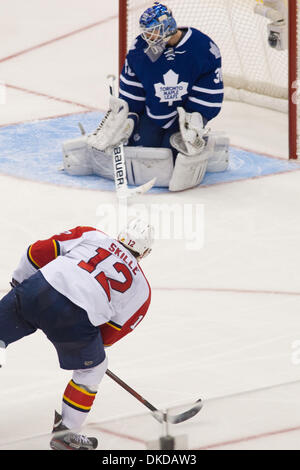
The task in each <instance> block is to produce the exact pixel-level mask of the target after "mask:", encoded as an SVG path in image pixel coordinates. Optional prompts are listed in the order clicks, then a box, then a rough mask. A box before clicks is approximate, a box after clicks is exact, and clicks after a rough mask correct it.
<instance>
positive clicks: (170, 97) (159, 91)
mask: <svg viewBox="0 0 300 470" xmlns="http://www.w3.org/2000/svg"><path fill="white" fill-rule="evenodd" d="M163 78H164V83H156V84H155V85H154V88H155V96H157V97H158V98H160V103H168V105H169V106H172V104H173V103H174V101H181V99H182V96H183V95H186V94H187V92H188V90H187V89H188V83H187V82H180V83H178V80H179V75H178V74H177V73H175V72H174V71H173V70H169V72H167V73H165V74H164V75H163Z"/></svg>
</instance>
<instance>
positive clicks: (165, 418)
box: [106, 369, 203, 424]
mask: <svg viewBox="0 0 300 470" xmlns="http://www.w3.org/2000/svg"><path fill="white" fill-rule="evenodd" d="M106 374H107V375H108V376H109V377H110V378H111V379H112V380H114V381H115V382H116V383H117V384H119V385H120V386H121V387H122V388H124V390H126V391H127V392H129V393H130V394H131V395H132V396H134V397H135V398H136V399H137V400H138V401H140V402H141V403H142V404H143V405H145V406H146V407H147V408H148V409H149V410H150V411H152V413H153V416H154V418H155V419H157V421H159V422H160V423H163V422H168V423H172V424H178V423H182V422H183V421H187V420H188V419H190V418H192V417H193V416H195V415H196V414H197V413H199V411H200V410H201V408H202V406H203V401H202V399H201V398H200V399H199V400H197V401H196V403H195V404H194V406H193V407H192V408H190V409H189V410H187V411H184V412H183V413H179V414H178V415H173V416H170V415H168V413H165V412H163V411H160V410H158V409H157V408H155V406H153V405H151V403H149V402H148V401H147V400H145V398H143V397H142V396H141V395H140V394H139V393H137V392H136V391H135V390H133V388H131V387H129V385H127V384H126V383H125V382H123V380H121V379H120V378H119V377H118V376H116V375H115V374H114V373H113V372H111V371H110V370H109V369H107V370H106Z"/></svg>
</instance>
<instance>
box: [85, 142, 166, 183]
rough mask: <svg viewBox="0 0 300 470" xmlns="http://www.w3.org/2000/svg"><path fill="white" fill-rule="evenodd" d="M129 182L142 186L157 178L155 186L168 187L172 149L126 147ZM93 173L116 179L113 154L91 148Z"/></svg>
mask: <svg viewBox="0 0 300 470" xmlns="http://www.w3.org/2000/svg"><path fill="white" fill-rule="evenodd" d="M124 154H125V163H126V173H127V181H128V184H130V185H138V186H139V185H142V184H144V183H146V182H147V181H149V180H150V179H152V178H155V177H156V183H155V186H157V187H168V185H169V181H170V178H171V175H172V171H173V154H172V151H171V150H170V149H166V148H151V147H129V146H128V147H126V146H125V147H124ZM91 163H92V167H93V172H94V173H95V174H97V175H100V176H103V177H105V178H108V179H111V180H113V179H114V169H113V161H112V149H111V154H109V153H108V152H107V151H106V152H102V151H100V150H97V149H95V148H91Z"/></svg>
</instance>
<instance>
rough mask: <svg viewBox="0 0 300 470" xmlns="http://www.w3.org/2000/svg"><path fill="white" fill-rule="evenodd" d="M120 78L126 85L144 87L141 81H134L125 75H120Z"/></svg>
mask: <svg viewBox="0 0 300 470" xmlns="http://www.w3.org/2000/svg"><path fill="white" fill-rule="evenodd" d="M120 80H121V82H123V83H125V85H129V86H134V87H137V88H144V87H143V85H142V84H141V83H140V82H134V81H132V80H127V78H125V77H124V76H123V75H121V76H120Z"/></svg>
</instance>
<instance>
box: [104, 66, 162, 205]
mask: <svg viewBox="0 0 300 470" xmlns="http://www.w3.org/2000/svg"><path fill="white" fill-rule="evenodd" d="M107 79H108V80H110V83H109V91H110V94H111V95H112V96H115V90H114V82H115V80H116V77H115V75H108V76H107ZM113 166H114V178H115V187H116V192H117V197H118V198H119V199H127V198H131V197H133V196H136V195H139V194H145V193H146V192H147V191H149V190H150V189H151V188H152V187H153V186H154V184H155V182H156V178H153V179H152V180H150V181H148V182H147V183H145V184H143V185H141V186H138V187H136V188H133V189H129V188H128V183H127V175H126V164H125V156H124V144H123V142H120V144H119V145H117V146H116V147H114V149H113Z"/></svg>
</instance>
